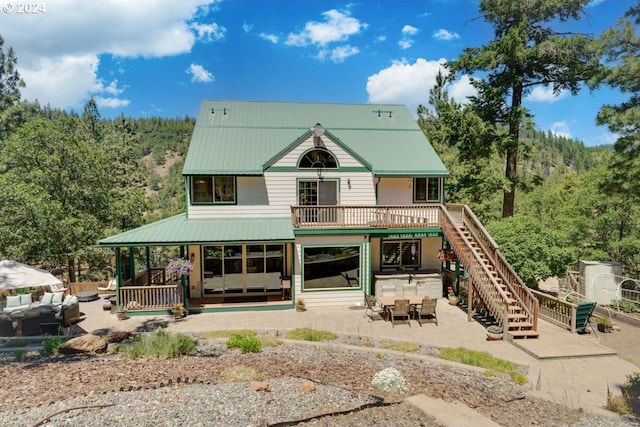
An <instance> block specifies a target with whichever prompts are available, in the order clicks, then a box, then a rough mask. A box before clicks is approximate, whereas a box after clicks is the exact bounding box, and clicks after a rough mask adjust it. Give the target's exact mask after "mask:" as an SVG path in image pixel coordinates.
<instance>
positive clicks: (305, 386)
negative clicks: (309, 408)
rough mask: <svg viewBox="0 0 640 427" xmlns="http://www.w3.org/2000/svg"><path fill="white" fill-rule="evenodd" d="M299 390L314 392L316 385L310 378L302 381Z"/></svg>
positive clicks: (301, 391)
mask: <svg viewBox="0 0 640 427" xmlns="http://www.w3.org/2000/svg"><path fill="white" fill-rule="evenodd" d="M298 390H299V391H300V393H313V392H314V391H316V385H315V384H314V383H312V382H311V381H309V380H304V381H302V382H301V383H300V388H299V389H298Z"/></svg>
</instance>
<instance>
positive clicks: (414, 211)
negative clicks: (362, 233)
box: [291, 205, 441, 228]
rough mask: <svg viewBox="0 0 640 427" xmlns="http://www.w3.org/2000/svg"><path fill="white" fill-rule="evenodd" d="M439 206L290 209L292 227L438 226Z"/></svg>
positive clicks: (296, 207) (298, 207)
mask: <svg viewBox="0 0 640 427" xmlns="http://www.w3.org/2000/svg"><path fill="white" fill-rule="evenodd" d="M440 210H441V205H424V206H420V205H418V206H344V205H340V206H333V205H331V206H326V205H322V206H291V221H292V224H293V226H294V227H295V228H336V227H339V228H378V227H387V228H389V227H397V228H401V227H405V228H406V227H438V226H439V225H440V220H439V216H440Z"/></svg>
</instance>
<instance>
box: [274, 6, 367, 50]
mask: <svg viewBox="0 0 640 427" xmlns="http://www.w3.org/2000/svg"><path fill="white" fill-rule="evenodd" d="M322 15H323V16H324V18H325V22H315V21H311V22H307V23H306V24H305V26H304V29H303V30H302V31H300V32H298V33H290V34H289V35H288V36H287V40H286V41H285V44H287V45H289V46H297V47H304V46H309V45H313V46H319V47H324V46H326V45H328V44H330V43H335V42H342V41H345V40H347V39H348V38H349V37H350V36H352V35H355V34H358V33H360V31H361V30H362V29H363V28H366V24H362V23H360V21H359V20H358V19H356V18H353V17H351V16H350V15H349V12H341V11H338V10H336V9H331V10H328V11H326V12H323V13H322Z"/></svg>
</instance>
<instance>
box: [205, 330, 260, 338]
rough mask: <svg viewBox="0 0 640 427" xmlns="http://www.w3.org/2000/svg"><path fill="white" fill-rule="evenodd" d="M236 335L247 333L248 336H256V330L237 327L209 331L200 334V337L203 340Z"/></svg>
mask: <svg viewBox="0 0 640 427" xmlns="http://www.w3.org/2000/svg"><path fill="white" fill-rule="evenodd" d="M234 335H247V336H252V337H253V336H255V335H256V331H252V330H251V329H236V330H231V331H208V332H203V333H202V334H200V338H201V339H203V340H206V339H213V338H231V337H232V336H234Z"/></svg>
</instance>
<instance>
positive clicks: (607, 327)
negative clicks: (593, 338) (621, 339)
mask: <svg viewBox="0 0 640 427" xmlns="http://www.w3.org/2000/svg"><path fill="white" fill-rule="evenodd" d="M612 329H613V323H612V322H611V319H610V318H609V316H604V317H601V318H599V319H598V331H600V332H603V333H609V332H611V330H612Z"/></svg>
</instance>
